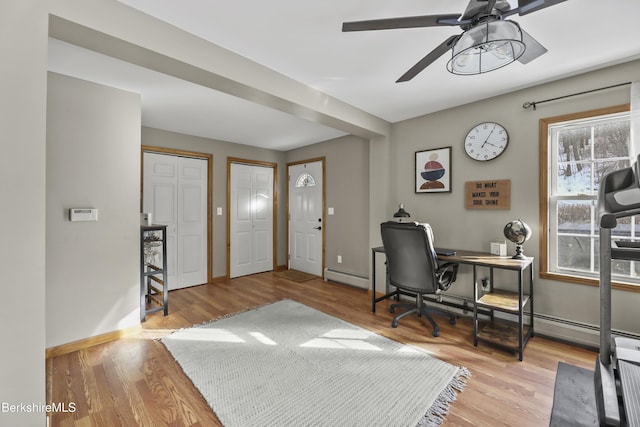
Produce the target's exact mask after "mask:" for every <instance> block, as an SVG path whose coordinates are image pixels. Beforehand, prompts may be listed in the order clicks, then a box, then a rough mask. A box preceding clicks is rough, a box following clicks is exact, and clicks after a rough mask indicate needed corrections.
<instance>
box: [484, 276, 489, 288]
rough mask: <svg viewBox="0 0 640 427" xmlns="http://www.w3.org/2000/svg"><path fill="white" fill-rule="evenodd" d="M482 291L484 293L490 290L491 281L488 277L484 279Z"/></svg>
mask: <svg viewBox="0 0 640 427" xmlns="http://www.w3.org/2000/svg"><path fill="white" fill-rule="evenodd" d="M482 290H483V291H488V290H489V279H487V278H486V277H485V278H484V279H482Z"/></svg>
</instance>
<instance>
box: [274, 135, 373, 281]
mask: <svg viewBox="0 0 640 427" xmlns="http://www.w3.org/2000/svg"><path fill="white" fill-rule="evenodd" d="M286 157H287V162H298V161H302V160H307V159H313V158H316V157H325V183H326V188H325V193H326V207H327V208H329V207H333V208H334V212H335V213H334V215H327V213H326V212H325V227H326V228H325V230H326V231H325V267H328V268H330V269H332V270H336V271H340V272H343V273H350V274H356V275H361V276H368V275H369V243H368V242H369V235H368V233H369V144H368V141H367V140H364V139H362V138H358V137H355V136H345V137H342V138H337V139H334V140H330V141H325V142H321V143H319V144H314V145H310V146H307V147H303V148H299V149H296V150H292V151H288V152H287V156H286ZM338 255H342V264H338V261H337V259H338Z"/></svg>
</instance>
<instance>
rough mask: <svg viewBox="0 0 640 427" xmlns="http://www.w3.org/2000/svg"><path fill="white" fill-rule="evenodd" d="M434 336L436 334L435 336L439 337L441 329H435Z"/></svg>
mask: <svg viewBox="0 0 640 427" xmlns="http://www.w3.org/2000/svg"><path fill="white" fill-rule="evenodd" d="M433 336H434V337H439V336H440V331H439V330H437V329H434V330H433Z"/></svg>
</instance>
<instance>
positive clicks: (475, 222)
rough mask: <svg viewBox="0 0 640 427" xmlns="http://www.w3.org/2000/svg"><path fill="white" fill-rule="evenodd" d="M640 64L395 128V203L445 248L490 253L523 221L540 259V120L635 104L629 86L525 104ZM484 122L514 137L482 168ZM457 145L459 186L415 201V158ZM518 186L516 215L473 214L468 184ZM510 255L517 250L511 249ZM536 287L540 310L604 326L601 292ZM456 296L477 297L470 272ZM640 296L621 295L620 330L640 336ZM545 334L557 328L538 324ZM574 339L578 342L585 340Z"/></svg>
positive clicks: (590, 85) (545, 284) (636, 69)
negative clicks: (477, 153) (469, 152)
mask: <svg viewBox="0 0 640 427" xmlns="http://www.w3.org/2000/svg"><path fill="white" fill-rule="evenodd" d="M638 76H640V62H638V61H636V62H631V63H627V64H623V65H619V66H615V67H611V68H607V69H603V70H600V71H594V72H590V73H587V74H583V75H580V76H576V77H572V78H567V79H564V80H560V81H556V82H553V83H549V84H544V85H540V86H537V87H534V88H531V89H526V90H522V91H518V92H514V93H510V94H506V95H502V96H497V97H495V98H492V99H488V100H485V101H480V102H476V103H472V104H468V105H464V106H461V107H458V108H453V109H450V110H446V111H441V112H438V113H435V114H430V115H427V116H423V117H418V118H415V119H412V120H407V121H404V122H401V123H397V124H394V125H393V127H392V140H393V144H394V147H395V149H394V150H393V151H392V158H393V160H392V177H393V178H392V180H393V182H392V191H391V194H392V195H393V196H392V197H394V198H395V200H394V201H393V202H394V204H397V203H399V202H403V203H404V204H405V206H406V208H407V210H408V211H409V212H410V213H411V214H412V216H413V217H414V218H415V219H417V220H419V221H425V222H430V223H431V224H432V225H433V228H434V231H435V233H436V240H437V245H439V246H448V247H459V248H464V249H469V250H480V251H488V250H489V242H490V241H491V240H493V239H496V238H501V237H502V229H503V227H504V225H505V224H506V223H507V222H508V221H509V220H511V219H516V218H522V219H523V220H524V221H525V222H526V223H527V224H529V225H530V226H531V228H532V230H533V236H532V238H531V239H530V240H529V241H528V242H527V243H526V244H525V246H524V250H525V253H526V254H527V255H530V256H534V257H536V258H537V257H538V255H539V234H540V233H541V230H540V228H539V221H540V217H539V212H538V209H539V188H538V177H539V174H540V167H541V165H540V164H539V159H538V153H539V148H538V147H539V132H538V125H539V119H541V118H545V117H553V116H558V115H563V114H569V113H574V112H579V111H586V110H590V109H595V108H601V107H608V106H613V105H619V104H624V103H628V102H629V89H630V87H629V86H626V87H622V88H620V89H612V90H607V91H601V92H597V93H594V94H591V95H584V96H577V97H573V98H569V99H565V100H561V101H557V102H553V103H547V104H540V105H539V106H538V108H537V110H536V111H533V110H525V109H523V108H522V104H523V103H524V102H525V101H539V100H544V99H549V98H554V97H557V96H560V95H565V94H571V93H576V92H582V91H586V90H591V89H595V88H599V87H605V86H610V85H613V84H617V83H623V82H628V81H632V80H634V79H638ZM483 121H497V122H499V123H501V124H502V125H504V126H505V127H506V128H507V130H508V132H509V136H510V142H509V147H508V149H507V151H506V152H505V153H504V154H502V156H500V157H499V158H497V159H495V160H493V161H491V162H488V163H482V162H476V161H474V160H471V159H470V158H468V156H466V154H465V152H464V148H463V140H464V137H465V134H466V132H467V131H468V130H469V129H471V128H472V127H473V126H474V125H476V124H478V123H480V122H483ZM449 145H450V146H452V147H453V154H452V157H453V158H452V167H453V177H452V187H453V191H452V192H451V193H446V194H415V192H414V178H413V173H414V172H413V171H414V153H415V152H416V151H419V150H424V149H429V148H437V147H442V146H449ZM491 179H510V180H511V209H510V210H507V211H502V210H496V211H481V210H466V209H465V207H464V185H465V181H475V180H491ZM508 250H509V252H514V245H513V244H511V243H510V242H509V247H508ZM537 273H538V271H537V267H536V284H535V290H534V292H535V311H536V313H542V314H546V315H550V316H555V317H559V318H562V319H570V320H573V321H578V322H584V323H587V324H592V325H598V324H599V291H598V288H597V287H593V286H586V285H576V284H571V283H564V282H555V281H549V280H540V279H539V278H538V277H537ZM451 292H455V293H456V294H462V295H471V278H470V274H469V269H468V268H464V269H463V271H462V275H461V277H460V278H459V279H458V281H457V283H456V284H455V285H454V287H453V288H452V290H451ZM639 304H640V293H634V292H624V291H614V296H613V307H614V310H613V311H614V314H613V327H614V328H615V329H621V330H626V331H630V332H634V333H640V322H639V321H638V316H637V314H636V313H637V307H638V305H639ZM536 327H537V328H538V331H539V332H540V331H544V330H545V329H546V328H552V326H550V325H546V324H545V323H544V322H543V321H540V322H537V323H536ZM547 332H549V333H553V334H556V335H557V334H564V333H567V334H569V336H565V337H566V338H569V339H575V338H576V337H578V335H579V333H578V332H576V333H574V332H572V331H565V332H557V331H552V330H551V329H547ZM579 339H582V338H580V337H579Z"/></svg>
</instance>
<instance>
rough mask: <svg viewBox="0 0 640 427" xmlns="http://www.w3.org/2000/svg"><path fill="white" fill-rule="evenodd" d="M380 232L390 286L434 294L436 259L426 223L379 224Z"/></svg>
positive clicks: (391, 222)
mask: <svg viewBox="0 0 640 427" xmlns="http://www.w3.org/2000/svg"><path fill="white" fill-rule="evenodd" d="M380 233H381V234H382V244H383V246H384V250H385V254H386V256H387V271H388V274H389V281H390V283H391V284H392V285H393V286H396V287H398V288H402V289H408V290H412V291H415V292H420V293H436V291H438V285H437V279H436V271H437V270H438V256H437V255H436V251H435V249H434V247H433V232H432V230H431V227H430V226H429V224H418V223H417V222H395V221H389V222H383V223H382V224H380Z"/></svg>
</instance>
